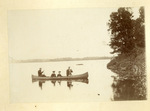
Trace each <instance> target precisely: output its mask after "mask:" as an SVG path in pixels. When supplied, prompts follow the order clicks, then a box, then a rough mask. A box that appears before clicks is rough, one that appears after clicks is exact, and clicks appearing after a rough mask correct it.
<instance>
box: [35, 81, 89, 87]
mask: <svg viewBox="0 0 150 111" xmlns="http://www.w3.org/2000/svg"><path fill="white" fill-rule="evenodd" d="M34 82H39V87H40V88H41V90H42V85H43V83H45V82H51V83H52V84H53V86H56V82H58V84H59V85H60V86H61V82H67V87H68V88H69V89H71V88H72V87H73V82H80V83H86V84H88V83H89V80H88V79H68V80H34V79H32V83H34Z"/></svg>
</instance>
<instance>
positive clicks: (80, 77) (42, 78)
mask: <svg viewBox="0 0 150 111" xmlns="http://www.w3.org/2000/svg"><path fill="white" fill-rule="evenodd" d="M87 78H88V72H86V73H84V74H79V75H71V76H62V77H50V76H46V77H39V76H35V75H32V79H34V80H68V79H87Z"/></svg>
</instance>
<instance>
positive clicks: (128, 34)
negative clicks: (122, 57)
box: [108, 7, 145, 53]
mask: <svg viewBox="0 0 150 111" xmlns="http://www.w3.org/2000/svg"><path fill="white" fill-rule="evenodd" d="M139 13H140V16H139V18H137V19H136V20H134V19H133V12H132V10H131V8H129V7H127V8H125V7H121V8H119V9H118V10H117V12H112V13H111V15H110V20H109V22H108V26H109V29H108V31H110V32H111V42H110V44H109V45H110V47H111V48H112V49H113V52H112V53H128V52H130V51H131V50H133V49H134V48H135V46H139V47H144V44H145V41H144V36H145V35H144V8H143V7H142V8H140V10H139Z"/></svg>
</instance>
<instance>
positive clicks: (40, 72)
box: [38, 68, 45, 77]
mask: <svg viewBox="0 0 150 111" xmlns="http://www.w3.org/2000/svg"><path fill="white" fill-rule="evenodd" d="M43 72H44V71H42V68H39V70H38V76H39V77H42V76H45V75H43Z"/></svg>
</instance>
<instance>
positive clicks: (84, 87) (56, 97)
mask: <svg viewBox="0 0 150 111" xmlns="http://www.w3.org/2000/svg"><path fill="white" fill-rule="evenodd" d="M109 61H110V60H109V59H108V60H87V61H63V62H62V61H61V62H40V63H10V102H11V103H20V102H37V103H38V102H40V103H41V102H42V103H43V102H101V101H103V102H104V101H111V100H112V98H113V90H112V87H111V85H112V83H113V78H112V77H111V76H112V75H114V73H113V72H111V71H110V70H109V69H107V63H108V62H109ZM68 66H70V67H71V69H72V70H73V73H72V74H73V75H77V74H82V73H84V72H88V74H89V77H88V81H84V82H83V81H78V82H77V81H73V82H71V85H70V86H69V85H68V84H70V83H68V82H67V81H61V82H59V81H44V82H39V81H32V78H31V76H32V75H38V74H37V72H38V69H39V68H42V70H44V74H45V75H47V76H50V75H51V74H52V71H55V72H56V74H57V73H58V71H61V74H62V76H65V75H66V70H67V68H68Z"/></svg>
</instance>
